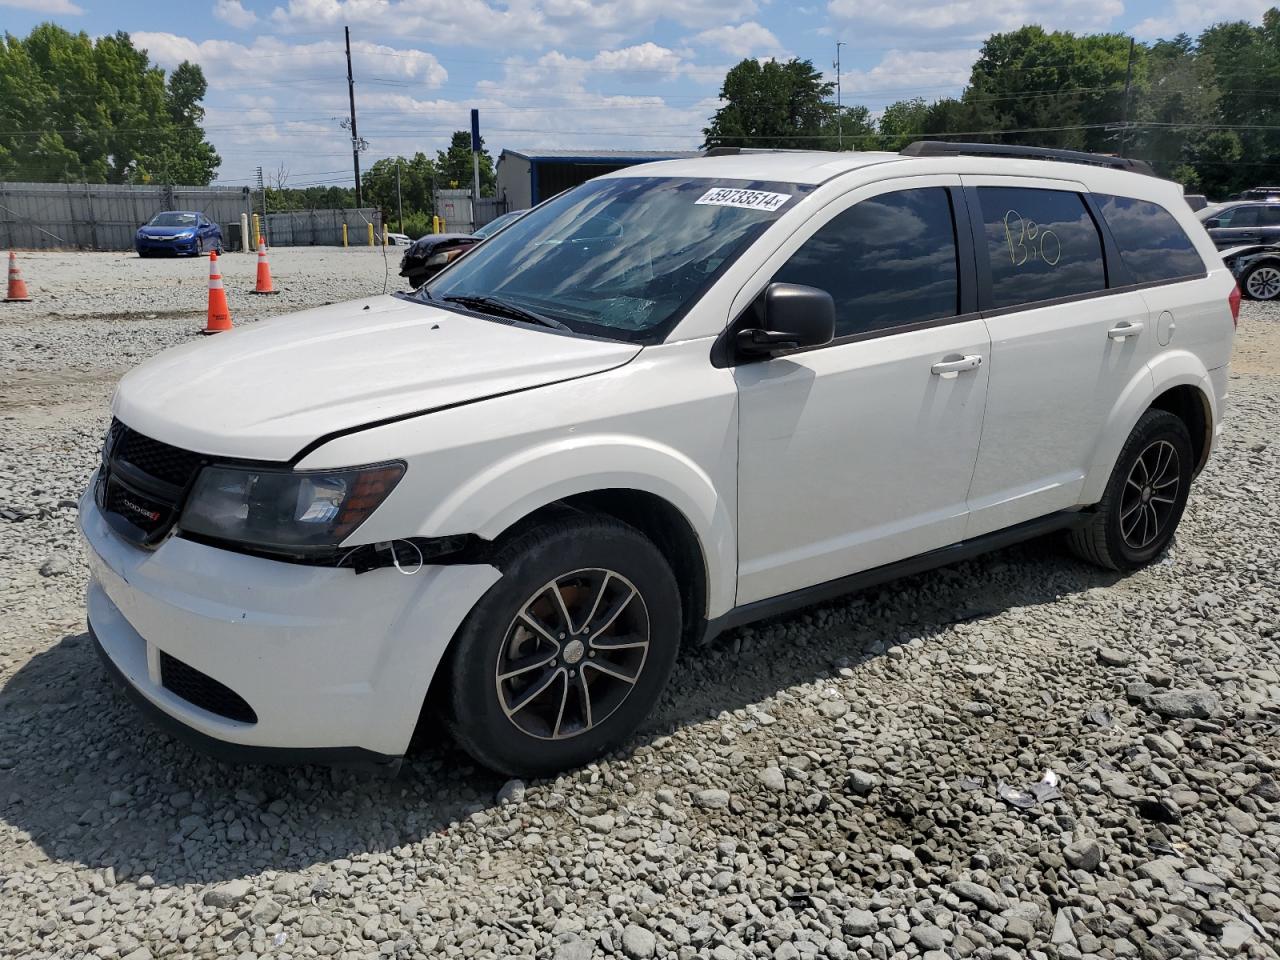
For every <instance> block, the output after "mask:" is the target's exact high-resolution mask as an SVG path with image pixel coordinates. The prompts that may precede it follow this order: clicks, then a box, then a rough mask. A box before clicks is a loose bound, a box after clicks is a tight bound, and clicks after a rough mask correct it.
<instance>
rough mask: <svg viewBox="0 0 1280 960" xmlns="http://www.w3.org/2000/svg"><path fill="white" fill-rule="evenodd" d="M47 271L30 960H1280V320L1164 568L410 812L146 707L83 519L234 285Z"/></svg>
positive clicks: (925, 599) (7, 771) (130, 273)
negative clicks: (120, 449) (111, 466)
mask: <svg viewBox="0 0 1280 960" xmlns="http://www.w3.org/2000/svg"><path fill="white" fill-rule="evenodd" d="M392 256H393V258H394V253H393V254H392ZM224 264H225V269H226V274H227V276H228V278H229V279H228V286H229V288H230V290H231V302H232V310H233V314H234V315H235V317H236V319H237V321H241V320H244V319H248V318H253V317H259V316H264V315H267V314H268V313H269V312H273V311H278V310H287V309H292V308H296V307H301V306H304V305H310V304H318V303H324V302H330V301H335V300H340V299H345V298H347V297H352V296H357V295H361V294H366V293H370V292H377V291H379V290H380V289H382V283H383V265H382V258H381V256H380V255H376V254H372V253H370V251H367V250H353V251H348V252H337V251H309V250H302V251H290V250H280V251H275V252H274V253H273V254H272V266H273V272H274V273H275V275H276V277H277V281H278V283H279V284H280V285H281V286H283V287H284V289H285V290H286V293H285V294H283V295H282V296H280V297H276V298H270V299H268V302H266V303H263V302H262V301H261V300H257V299H253V298H249V297H248V296H247V295H244V294H243V291H244V290H247V289H248V288H249V286H250V285H251V283H252V275H253V274H252V270H253V267H252V261H251V260H250V259H249V258H242V257H238V256H234V255H233V256H229V257H227V258H225V261H224ZM22 265H23V269H24V272H25V273H26V276H27V279H28V281H29V283H30V284H31V286H32V292H33V294H34V295H35V296H36V297H37V298H38V299H37V302H36V303H33V304H28V305H19V306H16V307H15V306H14V305H3V304H0V383H3V387H2V389H0V419H2V420H3V426H4V429H3V431H0V511H8V512H7V513H5V514H0V682H2V683H3V684H4V687H3V694H2V695H0V890H2V891H3V893H2V895H0V931H3V937H0V954H3V955H7V956H15V957H16V956H21V957H45V956H57V957H83V956H90V955H92V956H97V957H102V958H113V957H122V958H127V960H146V958H160V957H215V956H216V957H223V956H226V957H236V958H253V957H272V958H275V957H279V958H286V957H314V956H317V955H319V956H334V957H350V958H356V957H361V958H363V957H374V956H386V957H397V958H407V957H424V958H425V957H439V956H448V957H467V958H477V957H509V956H528V957H534V956H536V957H543V958H555V960H586V958H590V957H626V958H630V960H637V958H648V957H668V956H670V957H677V958H680V960H691V958H694V957H698V958H706V957H710V958H714V960H733V958H737V957H760V958H778V960H798V958H804V960H809V958H818V957H827V958H832V960H839V958H842V957H849V956H852V957H859V958H867V957H874V958H878V960H885V958H889V957H895V958H897V957H902V958H910V957H918V956H922V957H925V958H928V960H942V958H948V957H965V956H971V957H995V958H1017V957H1036V958H1053V957H1060V958H1072V957H1082V956H1083V957H1108V958H1109V957H1144V958H1164V957H1208V956H1236V955H1239V956H1250V957H1276V956H1277V955H1278V954H1277V952H1276V943H1277V942H1278V941H1280V863H1278V859H1280V816H1278V815H1277V811H1280V783H1278V782H1277V781H1278V780H1280V771H1277V765H1278V764H1280V584H1278V582H1277V576H1276V572H1275V566H1276V558H1277V556H1280V493H1277V490H1278V489H1280V459H1278V458H1277V447H1276V432H1277V427H1278V426H1280V389H1278V388H1280V307H1264V306H1261V305H1257V304H1246V305H1245V308H1244V312H1243V315H1242V318H1241V328H1240V335H1239V337H1238V340H1237V352H1236V362H1235V370H1236V372H1235V373H1234V374H1233V379H1232V391H1233V397H1232V401H1231V402H1232V408H1231V413H1230V423H1229V425H1228V432H1227V434H1226V437H1225V440H1224V443H1223V445H1222V448H1221V449H1220V451H1219V453H1218V455H1217V457H1216V458H1215V459H1214V460H1213V461H1212V462H1211V463H1210V466H1209V467H1208V469H1207V470H1206V472H1205V473H1204V474H1203V475H1202V476H1201V478H1200V479H1199V481H1198V483H1197V484H1196V486H1195V488H1194V490H1193V493H1192V498H1191V502H1190V505H1189V507H1188V510H1187V514H1186V517H1185V519H1184V520H1183V525H1182V529H1181V532H1180V534H1179V536H1178V539H1177V541H1176V543H1175V546H1174V548H1173V550H1172V551H1171V552H1170V554H1169V555H1168V556H1167V557H1166V558H1164V559H1163V560H1162V561H1161V562H1159V563H1157V564H1156V565H1154V566H1152V567H1151V568H1149V569H1147V570H1144V571H1142V572H1140V573H1138V574H1135V575H1133V576H1130V577H1127V578H1123V579H1118V578H1116V577H1114V576H1110V575H1106V574H1103V573H1101V572H1099V571H1096V570H1094V569H1092V568H1090V567H1087V566H1084V565H1082V564H1080V563H1078V562H1076V561H1074V560H1072V559H1070V558H1069V557H1068V556H1067V555H1066V554H1065V553H1064V552H1063V551H1062V550H1060V549H1059V547H1058V545H1057V543H1056V542H1055V541H1043V542H1036V543H1032V544H1028V545H1025V546H1022V547H1019V548H1016V549H1014V550H1009V551H1004V552H1002V553H998V554H994V555H992V556H989V557H986V558H983V559H982V560H979V561H976V562H972V563H967V564H964V565H961V566H957V567H953V568H948V569H945V570H941V571H938V572H935V573H932V574H928V575H925V576H920V577H916V578H912V579H910V580H906V581H903V582H899V583H896V584H894V585H892V586H889V587H886V588H884V589H881V590H878V591H874V592H871V593H867V594H864V595H861V596H858V597H855V598H853V599H850V600H848V601H845V602H842V603H835V604H831V605H828V606H825V607H820V608H814V609H812V610H810V611H807V612H805V613H803V614H801V615H798V616H795V617H791V618H788V619H784V620H779V621H775V622H773V623H770V624H766V625H761V626H757V627H755V628H748V629H743V630H741V631H738V632H736V633H733V634H730V635H728V636H726V637H723V638H721V639H720V640H719V641H718V642H717V643H716V644H714V645H713V646H712V647H711V648H709V649H705V650H699V651H690V652H686V653H685V654H684V655H683V656H682V659H681V662H680V664H679V666H678V667H677V671H676V675H675V676H674V678H673V682H672V685H671V689H670V692H669V694H668V696H667V697H666V699H665V701H664V703H663V705H662V708H661V710H660V711H659V714H658V716H657V717H656V718H655V719H654V721H653V722H652V723H651V724H650V725H649V727H648V729H647V730H646V731H644V732H643V734H642V735H641V736H639V737H637V738H636V740H635V741H634V742H633V743H632V744H631V745H630V748H629V749H628V751H627V752H626V753H625V754H619V755H616V756H612V757H609V758H607V759H605V760H604V761H602V762H600V763H598V764H595V765H592V766H591V767H589V768H586V769H584V770H581V771H578V772H575V773H572V774H568V775H565V776H562V777H560V778H557V779H555V780H548V781H540V782H536V783H530V784H527V785H526V784H520V783H518V782H514V781H512V782H507V783H504V782H503V781H502V780H501V779H499V778H496V777H494V776H492V775H490V774H488V773H485V772H483V771H479V770H476V769H474V768H473V767H471V766H470V765H469V764H468V762H467V760H466V758H465V757H464V756H463V755H462V754H461V753H459V752H457V751H456V750H454V749H453V748H451V747H449V746H447V745H446V746H433V747H430V748H428V749H426V750H425V751H424V752H423V753H422V754H421V755H419V756H417V757H415V758H414V759H413V760H412V761H411V762H410V763H408V764H407V765H406V770H405V772H404V773H403V774H402V776H401V777H400V778H399V779H396V780H390V781H385V780H368V779H364V778H361V777H359V776H356V775H353V774H349V773H346V772H338V771H331V770H326V769H320V768H290V769H267V768H253V767H237V766H229V765H224V764H220V763H217V762H215V761H212V760H209V759H207V758H205V757H203V756H200V755H196V754H193V753H191V752H190V751H189V750H188V749H187V748H185V747H183V746H181V745H179V744H177V743H175V742H174V741H172V740H170V739H169V738H168V737H166V736H165V735H163V734H161V733H159V732H156V731H154V730H152V729H150V728H149V727H147V726H145V725H143V724H141V723H139V720H138V717H137V715H136V713H135V712H134V710H133V709H132V708H131V707H130V706H129V705H128V704H127V703H126V702H124V701H123V700H122V699H121V698H120V697H119V695H118V694H116V693H115V691H114V690H113V689H112V688H111V687H110V686H109V684H108V681H107V680H106V679H105V677H104V675H103V673H102V670H101V669H100V667H99V665H98V663H97V661H96V657H95V655H94V654H93V652H92V650H91V648H90V646H89V643H88V640H87V637H86V636H85V633H84V626H83V611H82V600H81V593H82V590H83V587H84V580H85V566H84V561H83V555H82V551H81V548H80V546H79V544H78V543H77V541H76V538H75V534H74V514H75V498H76V496H77V495H78V494H79V492H80V489H81V487H82V486H83V483H84V481H85V478H86V477H87V475H88V473H89V471H90V469H91V467H92V465H93V463H94V461H95V459H96V457H97V454H98V448H99V446H100V442H101V437H102V431H103V428H104V426H105V424H106V420H107V402H108V399H109V395H110V390H111V385H112V384H113V382H114V381H115V379H116V378H117V377H118V376H119V374H120V373H121V372H122V370H124V369H126V368H127V367H128V366H129V365H130V364H132V363H135V362H137V361H138V360H140V359H142V358H144V357H145V356H148V355H150V354H151V353H153V352H155V351H156V350H159V349H161V348H163V347H164V346H168V345H170V344H173V343H176V342H178V341H181V340H183V339H186V338H187V337H190V336H193V335H194V334H193V332H192V331H193V330H194V329H195V328H196V327H197V326H198V325H199V323H198V322H193V321H199V320H200V319H201V318H202V316H203V297H204V294H203V288H202V285H203V282H204V277H203V270H204V268H203V265H202V264H200V263H191V262H165V261H145V262H144V261H138V260H136V259H135V258H130V257H124V256H115V255H93V254H67V255H52V254H50V255H32V256H28V257H24V258H23V261H22ZM395 279H396V278H395V277H394V260H393V263H392V281H393V288H394V280H395ZM104 289H110V290H111V291H119V292H100V291H101V290H104ZM264 299H265V298H264ZM192 307H193V308H194V309H190V308H192ZM5 517H7V518H8V519H5ZM1046 774H1048V775H1047V776H1046ZM1052 781H1056V786H1054V785H1053V783H1052ZM1027 803H1031V804H1033V806H1030V807H1023V806H1021V805H1020V804H1027Z"/></svg>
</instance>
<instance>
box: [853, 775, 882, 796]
mask: <svg viewBox="0 0 1280 960" xmlns="http://www.w3.org/2000/svg"><path fill="white" fill-rule="evenodd" d="M846 784H847V786H848V787H849V790H850V791H851V792H853V793H856V794H858V795H859V796H863V795H865V794H868V793H870V792H871V791H872V790H874V789H875V788H876V787H877V786H879V785H880V778H879V777H877V776H876V775H875V774H874V773H867V771H865V770H850V771H849V779H848V780H847V781H846Z"/></svg>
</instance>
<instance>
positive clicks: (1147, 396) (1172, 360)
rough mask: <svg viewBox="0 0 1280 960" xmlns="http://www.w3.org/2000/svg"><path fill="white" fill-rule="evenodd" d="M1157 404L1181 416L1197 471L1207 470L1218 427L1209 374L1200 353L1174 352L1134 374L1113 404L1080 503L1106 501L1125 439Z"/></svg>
mask: <svg viewBox="0 0 1280 960" xmlns="http://www.w3.org/2000/svg"><path fill="white" fill-rule="evenodd" d="M1152 408H1156V409H1160V410H1167V411H1168V412H1170V413H1172V414H1174V415H1175V416H1178V417H1180V418H1182V420H1183V422H1184V423H1186V424H1187V430H1188V432H1189V433H1190V434H1191V441H1192V449H1193V450H1194V451H1195V455H1196V467H1195V472H1197V473H1198V472H1199V471H1200V470H1201V469H1203V467H1204V465H1205V463H1206V462H1207V461H1208V458H1209V454H1210V452H1211V451H1212V447H1213V430H1214V426H1215V424H1216V423H1217V421H1218V409H1217V404H1216V401H1215V400H1214V393H1213V389H1212V386H1211V385H1210V382H1209V372H1208V370H1206V369H1205V366H1204V363H1203V362H1202V361H1201V360H1200V358H1199V357H1197V356H1196V355H1195V354H1193V353H1191V352H1189V351H1186V350H1180V351H1170V352H1168V353H1166V354H1164V355H1163V356H1160V357H1157V358H1156V359H1155V360H1153V361H1152V362H1151V363H1150V364H1149V365H1148V366H1147V367H1146V368H1145V369H1144V370H1143V371H1142V372H1141V373H1139V374H1138V375H1137V376H1135V377H1134V378H1133V379H1132V380H1131V381H1130V382H1129V384H1128V385H1127V386H1126V388H1125V390H1124V391H1123V392H1122V393H1121V395H1120V399H1119V400H1118V401H1117V402H1116V404H1115V406H1114V407H1113V408H1112V411H1111V415H1110V416H1109V417H1108V418H1107V423H1106V426H1105V427H1104V428H1103V430H1102V433H1101V438H1102V439H1101V440H1100V442H1099V444H1098V446H1097V448H1096V449H1095V451H1094V456H1093V459H1092V463H1091V466H1090V468H1089V472H1088V474H1087V475H1086V477H1085V482H1084V486H1083V488H1082V489H1081V492H1080V503H1082V504H1085V505H1089V504H1094V503H1097V502H1098V501H1099V500H1101V499H1102V494H1103V492H1104V491H1105V490H1106V487H1107V481H1108V480H1109V479H1110V477H1111V471H1112V469H1113V468H1114V467H1115V463H1116V458H1117V457H1119V455H1120V451H1121V449H1122V448H1123V447H1124V443H1125V440H1127V439H1128V437H1129V434H1130V433H1132V432H1133V428H1134V426H1135V425H1136V424H1137V422H1138V419H1139V418H1140V417H1141V416H1142V414H1143V413H1145V412H1146V411H1147V410H1149V409H1152Z"/></svg>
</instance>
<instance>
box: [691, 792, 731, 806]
mask: <svg viewBox="0 0 1280 960" xmlns="http://www.w3.org/2000/svg"><path fill="white" fill-rule="evenodd" d="M693 802H694V803H695V804H696V805H697V806H699V807H702V808H703V809H704V810H723V809H724V808H725V807H727V806H729V791H728V790H714V789H713V790H699V791H698V792H697V793H695V794H694V795H693Z"/></svg>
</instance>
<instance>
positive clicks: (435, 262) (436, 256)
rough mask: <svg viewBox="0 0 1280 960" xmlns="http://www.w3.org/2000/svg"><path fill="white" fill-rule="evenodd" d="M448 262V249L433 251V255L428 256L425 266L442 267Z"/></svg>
mask: <svg viewBox="0 0 1280 960" xmlns="http://www.w3.org/2000/svg"><path fill="white" fill-rule="evenodd" d="M448 262H449V254H448V251H444V252H441V253H433V254H432V255H431V256H429V257H427V262H426V264H425V266H428V267H442V266H444V265H445V264H446V263H448Z"/></svg>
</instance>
